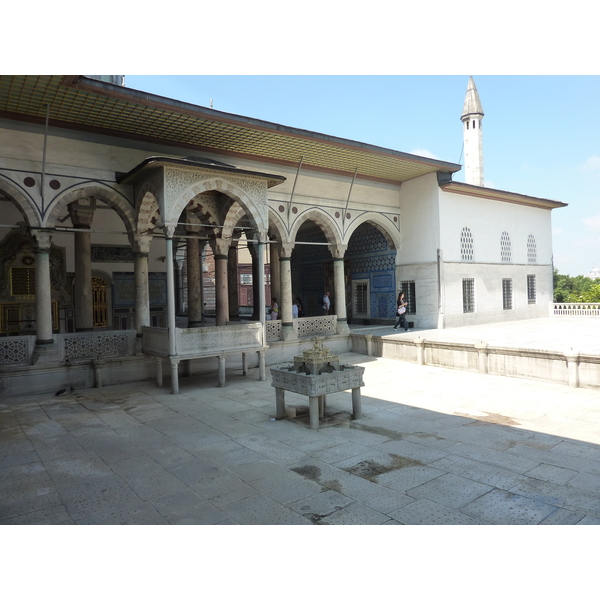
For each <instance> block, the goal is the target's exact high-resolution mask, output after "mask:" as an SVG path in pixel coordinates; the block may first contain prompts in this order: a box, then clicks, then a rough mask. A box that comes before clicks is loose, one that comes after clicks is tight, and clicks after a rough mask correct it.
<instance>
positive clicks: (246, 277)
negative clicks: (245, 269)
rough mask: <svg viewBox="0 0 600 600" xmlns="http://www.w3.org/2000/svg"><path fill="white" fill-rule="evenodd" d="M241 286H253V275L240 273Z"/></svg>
mask: <svg viewBox="0 0 600 600" xmlns="http://www.w3.org/2000/svg"><path fill="white" fill-rule="evenodd" d="M240 284H241V285H252V273H240Z"/></svg>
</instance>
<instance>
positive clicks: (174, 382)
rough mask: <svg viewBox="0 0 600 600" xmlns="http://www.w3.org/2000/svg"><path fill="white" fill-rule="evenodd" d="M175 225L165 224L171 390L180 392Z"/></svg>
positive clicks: (176, 392)
mask: <svg viewBox="0 0 600 600" xmlns="http://www.w3.org/2000/svg"><path fill="white" fill-rule="evenodd" d="M174 233H175V225H165V254H166V263H167V326H168V332H169V357H170V358H171V392H172V393H173V394H178V393H179V380H178V368H179V361H178V360H177V359H175V356H176V355H177V347H176V331H175V328H176V320H175V265H174V260H173V234H174Z"/></svg>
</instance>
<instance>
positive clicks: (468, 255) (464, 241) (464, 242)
mask: <svg viewBox="0 0 600 600" xmlns="http://www.w3.org/2000/svg"><path fill="white" fill-rule="evenodd" d="M460 260H463V261H469V262H471V261H472V260H473V236H472V235H471V230H470V229H469V228H468V227H463V228H462V231H461V232H460Z"/></svg>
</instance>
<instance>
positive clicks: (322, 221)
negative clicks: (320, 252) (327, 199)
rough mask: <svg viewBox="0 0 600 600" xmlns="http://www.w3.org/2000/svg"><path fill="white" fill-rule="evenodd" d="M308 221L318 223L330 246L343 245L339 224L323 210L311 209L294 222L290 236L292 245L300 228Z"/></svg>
mask: <svg viewBox="0 0 600 600" xmlns="http://www.w3.org/2000/svg"><path fill="white" fill-rule="evenodd" d="M307 221H313V222H314V223H316V224H317V225H318V226H319V227H320V228H321V230H322V231H323V233H324V235H325V238H326V239H327V241H328V242H329V243H330V244H335V245H336V246H338V245H341V244H342V237H341V235H340V230H339V227H338V224H337V223H336V222H335V221H334V220H333V219H332V217H331V215H329V214H328V213H327V212H325V211H324V210H323V209H321V208H312V209H309V210H307V211H305V212H303V213H302V214H301V215H300V216H299V217H298V218H297V219H296V221H294V224H293V226H292V229H291V231H290V236H289V237H290V240H291V242H292V243H294V242H295V241H296V237H297V236H298V231H299V229H300V227H302V225H304V223H306V222H307Z"/></svg>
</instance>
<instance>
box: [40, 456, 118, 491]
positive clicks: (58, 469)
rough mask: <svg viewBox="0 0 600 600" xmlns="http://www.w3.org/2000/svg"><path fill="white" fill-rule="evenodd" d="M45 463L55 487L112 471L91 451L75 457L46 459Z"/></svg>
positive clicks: (103, 475) (102, 475) (104, 474)
mask: <svg viewBox="0 0 600 600" xmlns="http://www.w3.org/2000/svg"><path fill="white" fill-rule="evenodd" d="M45 465H46V469H47V471H48V473H49V474H50V477H52V481H53V482H54V485H56V486H57V487H65V486H69V485H71V484H73V483H77V482H81V481H85V480H87V479H93V478H96V477H105V476H106V475H110V474H111V473H112V471H111V470H110V468H109V467H108V466H107V465H106V464H105V463H104V462H102V461H101V460H100V459H99V458H98V457H97V456H96V455H95V454H93V453H88V454H85V455H83V456H81V457H76V458H73V457H68V458H59V459H56V460H51V461H47V462H46V463H45Z"/></svg>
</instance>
